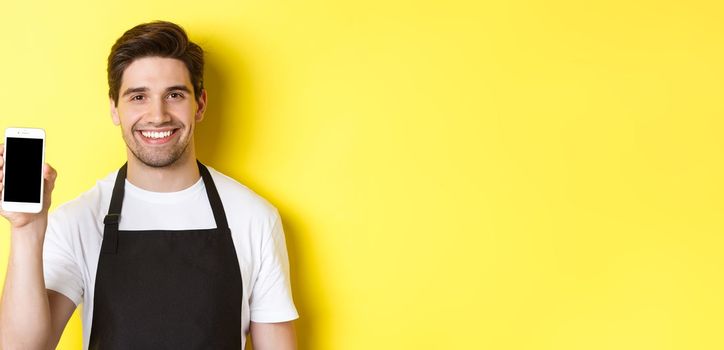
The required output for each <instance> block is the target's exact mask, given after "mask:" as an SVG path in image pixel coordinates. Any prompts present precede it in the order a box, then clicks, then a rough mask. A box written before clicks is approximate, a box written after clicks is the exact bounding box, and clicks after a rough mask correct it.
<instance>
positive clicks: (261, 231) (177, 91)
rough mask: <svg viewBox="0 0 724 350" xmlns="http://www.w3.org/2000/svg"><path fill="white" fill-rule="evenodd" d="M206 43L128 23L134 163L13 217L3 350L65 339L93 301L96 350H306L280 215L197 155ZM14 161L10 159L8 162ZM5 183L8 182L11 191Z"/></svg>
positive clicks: (124, 98) (119, 76)
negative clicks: (68, 197) (249, 349)
mask: <svg viewBox="0 0 724 350" xmlns="http://www.w3.org/2000/svg"><path fill="white" fill-rule="evenodd" d="M203 67H204V61H203V51H202V49H201V48H200V47H199V46H198V45H196V44H194V43H193V42H190V41H189V40H188V38H187V36H186V33H185V32H184V30H183V29H182V28H180V27H179V26H177V25H175V24H173V23H169V22H153V23H147V24H142V25H139V26H136V27H134V28H132V29H130V30H129V31H127V32H126V33H125V34H124V35H123V36H121V38H119V39H118V41H117V42H116V43H115V45H114V46H113V48H112V49H111V54H110V56H109V58H108V84H109V96H110V110H111V116H112V120H113V123H114V124H116V125H118V126H120V129H121V132H122V135H123V139H124V141H125V143H126V151H127V159H128V161H127V163H126V164H125V165H123V167H121V169H120V170H118V171H114V172H113V173H111V174H110V175H108V176H107V177H106V178H104V179H102V180H100V181H99V182H98V183H97V185H96V186H95V187H94V188H92V189H91V190H89V191H88V192H86V193H84V194H82V195H81V196H80V197H78V198H77V199H75V200H73V201H71V202H68V203H66V204H64V205H61V206H60V207H59V208H58V209H57V210H56V211H55V212H54V213H53V214H51V215H50V217H49V218H48V214H47V210H48V207H49V204H50V195H51V192H52V189H53V185H54V181H55V171H54V170H53V169H52V168H51V167H49V166H47V165H46V168H45V181H46V187H45V188H46V193H45V210H44V211H43V212H41V213H40V214H21V213H9V212H0V214H2V216H4V217H5V218H7V219H8V221H9V222H10V225H11V242H12V243H11V250H10V261H9V264H8V272H7V277H6V278H7V279H6V283H5V289H4V291H3V298H2V302H1V303H0V348H2V349H21V348H22V349H47V348H54V347H55V345H56V344H57V342H58V340H59V338H60V336H61V334H62V331H63V329H64V327H65V325H66V323H67V322H68V319H69V318H70V316H71V314H72V313H73V311H74V310H75V309H76V307H77V305H80V304H83V308H82V318H83V344H84V348H87V349H242V348H244V344H245V340H246V336H247V335H248V334H251V339H252V343H253V345H254V349H256V350H263V349H295V348H296V340H295V334H294V328H293V325H292V320H294V319H296V318H297V317H298V315H297V311H296V309H295V307H294V303H293V301H292V297H291V289H290V282H289V266H288V259H287V252H286V245H285V240H284V233H283V230H282V224H281V221H280V218H279V214H278V212H277V210H276V209H275V208H274V207H273V206H271V205H270V204H269V203H268V202H266V201H265V200H264V199H263V198H261V197H259V196H258V195H256V194H255V193H253V192H252V191H251V190H249V189H248V188H246V187H245V186H243V185H241V184H239V183H238V182H236V181H234V180H233V179H231V178H229V177H226V176H224V175H223V174H221V173H219V172H217V171H215V170H214V169H211V168H208V167H206V166H204V165H203V164H201V163H200V162H198V161H197V160H196V152H195V145H194V130H195V126H196V123H198V122H200V121H201V120H202V119H203V116H204V111H205V109H206V104H207V96H206V90H204V87H203ZM1 166H2V163H0V167H1ZM0 188H1V187H0Z"/></svg>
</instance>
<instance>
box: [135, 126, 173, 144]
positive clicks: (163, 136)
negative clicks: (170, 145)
mask: <svg viewBox="0 0 724 350" xmlns="http://www.w3.org/2000/svg"><path fill="white" fill-rule="evenodd" d="M177 130H178V129H173V130H139V131H138V133H139V134H140V135H141V139H142V140H143V141H145V142H147V143H152V144H161V143H165V142H166V141H168V140H170V139H171V138H172V137H173V136H174V135H175V134H176V131H177Z"/></svg>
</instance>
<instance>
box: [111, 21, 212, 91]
mask: <svg viewBox="0 0 724 350" xmlns="http://www.w3.org/2000/svg"><path fill="white" fill-rule="evenodd" d="M144 57H164V58H175V59H178V60H181V61H182V62H183V63H184V64H186V68H188V70H189V75H190V76H191V84H192V85H193V88H194V96H196V98H198V97H199V96H201V91H202V90H203V89H204V50H203V49H202V48H201V46H199V45H197V44H195V43H193V42H191V41H190V40H189V38H188V36H187V35H186V31H184V29H183V28H181V27H180V26H179V25H177V24H175V23H171V22H165V21H155V22H150V23H143V24H139V25H137V26H135V27H133V28H131V29H129V30H128V31H126V32H125V33H123V35H122V36H121V37H120V38H118V40H116V43H115V44H113V47H112V48H111V54H110V55H108V96H110V97H111V98H112V99H113V101H115V103H116V104H118V95H119V93H120V91H119V90H120V89H121V81H122V79H123V72H124V71H125V70H126V68H128V66H129V65H130V64H131V63H133V61H135V60H136V59H139V58H144Z"/></svg>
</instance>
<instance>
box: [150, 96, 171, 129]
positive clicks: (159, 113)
mask: <svg viewBox="0 0 724 350" xmlns="http://www.w3.org/2000/svg"><path fill="white" fill-rule="evenodd" d="M166 107H167V106H166V104H165V103H164V101H163V99H153V102H152V103H151V106H150V108H151V110H150V111H149V113H148V119H147V121H148V122H149V123H152V124H156V125H158V124H163V123H165V122H168V121H170V120H171V116H170V115H169V113H168V109H167V108H166Z"/></svg>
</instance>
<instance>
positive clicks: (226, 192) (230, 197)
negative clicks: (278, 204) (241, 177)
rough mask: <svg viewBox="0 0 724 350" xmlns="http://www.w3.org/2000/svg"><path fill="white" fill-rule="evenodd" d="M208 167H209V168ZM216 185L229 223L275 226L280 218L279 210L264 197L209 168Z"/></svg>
mask: <svg viewBox="0 0 724 350" xmlns="http://www.w3.org/2000/svg"><path fill="white" fill-rule="evenodd" d="M207 167H208V166H207ZM208 168H209V173H211V177H212V178H213V179H214V184H215V185H216V188H217V190H218V191H219V197H221V201H222V202H223V204H224V211H226V213H227V216H229V214H231V213H233V215H232V216H230V217H229V221H230V224H231V221H237V222H238V221H239V219H244V220H243V221H256V222H258V221H262V222H266V223H268V224H273V223H274V222H275V221H277V220H278V218H279V212H278V211H277V209H276V208H275V207H274V206H273V205H272V204H271V203H269V201H267V200H266V199H264V198H263V197H262V196H260V195H258V194H257V193H255V192H254V191H252V190H251V189H249V188H248V187H246V186H245V185H243V184H241V183H239V182H238V181H236V180H234V179H233V178H231V177H229V176H227V175H224V174H222V173H221V172H219V171H217V170H215V169H213V168H211V167H208Z"/></svg>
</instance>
